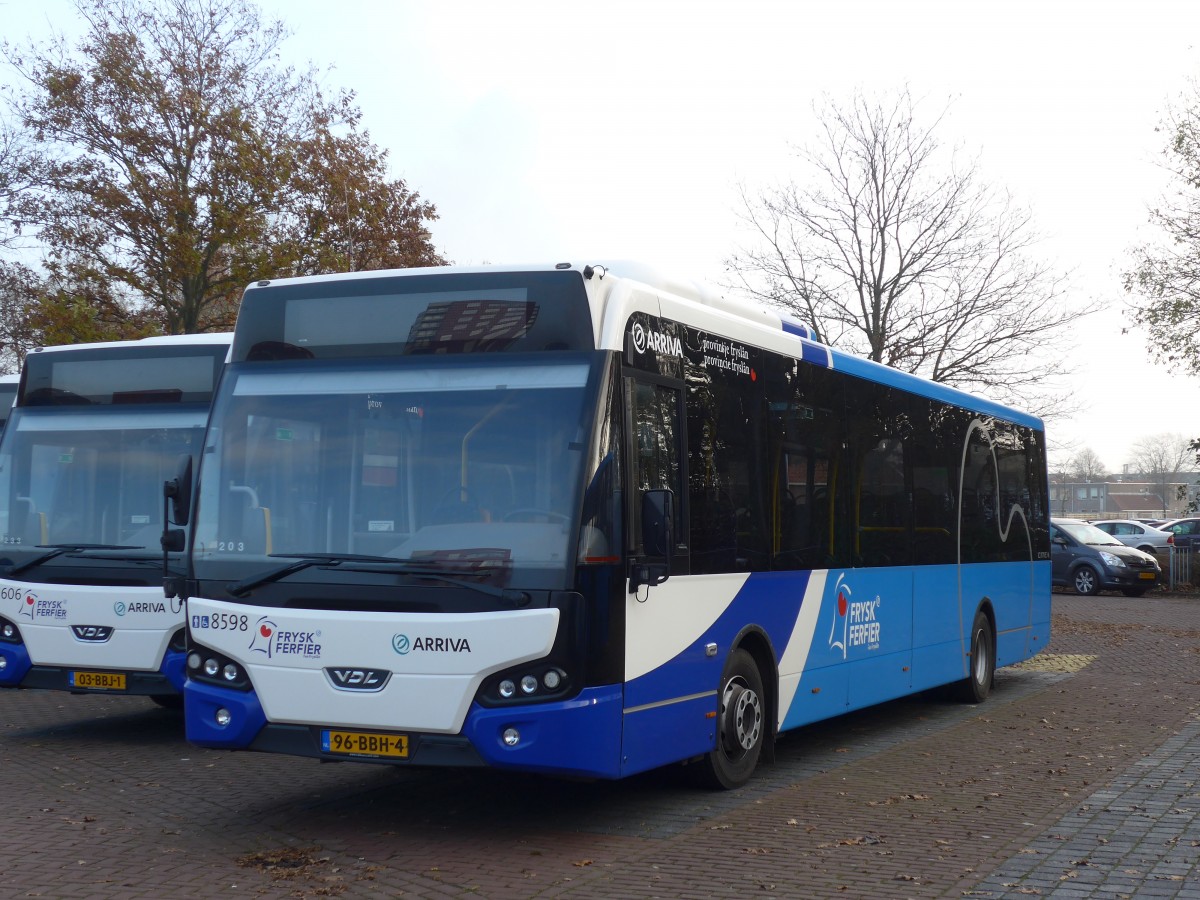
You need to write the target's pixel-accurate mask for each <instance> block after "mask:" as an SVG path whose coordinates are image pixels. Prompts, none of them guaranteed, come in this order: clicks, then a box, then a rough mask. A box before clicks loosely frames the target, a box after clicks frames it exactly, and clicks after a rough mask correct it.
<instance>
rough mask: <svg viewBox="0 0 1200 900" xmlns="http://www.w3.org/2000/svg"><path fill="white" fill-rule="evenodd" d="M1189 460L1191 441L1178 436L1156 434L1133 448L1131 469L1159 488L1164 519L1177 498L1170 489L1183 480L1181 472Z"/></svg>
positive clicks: (1143, 439) (1190, 456)
mask: <svg viewBox="0 0 1200 900" xmlns="http://www.w3.org/2000/svg"><path fill="white" fill-rule="evenodd" d="M1191 458H1192V446H1191V441H1189V440H1188V439H1187V438H1185V437H1184V436H1183V435H1181V434H1174V433H1169V434H1155V435H1151V436H1150V437H1145V438H1142V439H1141V440H1140V441H1138V442H1137V443H1135V444H1134V445H1133V460H1132V462H1133V467H1134V469H1136V470H1137V472H1138V474H1139V476H1140V477H1142V478H1144V479H1146V480H1147V481H1149V482H1150V483H1152V484H1153V485H1154V486H1155V487H1156V488H1157V489H1158V496H1159V497H1161V498H1162V514H1163V515H1164V516H1165V515H1167V507H1169V506H1170V505H1171V503H1172V501H1173V500H1175V499H1176V493H1175V491H1174V490H1172V487H1171V486H1172V485H1175V484H1179V483H1180V482H1181V481H1182V478H1181V473H1182V472H1183V470H1184V469H1185V468H1186V467H1187V465H1188V463H1189V462H1190V461H1191Z"/></svg>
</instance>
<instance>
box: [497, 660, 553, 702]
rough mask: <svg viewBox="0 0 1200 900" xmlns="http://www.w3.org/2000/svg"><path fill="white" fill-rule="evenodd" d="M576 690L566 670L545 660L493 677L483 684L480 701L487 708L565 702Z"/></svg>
mask: <svg viewBox="0 0 1200 900" xmlns="http://www.w3.org/2000/svg"><path fill="white" fill-rule="evenodd" d="M574 690H575V686H574V684H573V683H572V681H571V678H570V676H569V675H568V674H567V671H566V670H565V669H563V668H562V667H561V666H556V665H552V664H548V663H547V662H545V661H544V660H543V661H542V662H541V663H533V664H527V665H524V666H520V667H519V668H515V669H511V670H509V671H507V672H501V673H499V674H498V675H493V676H492V677H491V678H489V679H487V680H486V681H485V682H484V683H483V686H482V687H481V688H480V690H479V693H478V694H477V695H476V697H477V699H478V700H479V703H480V704H481V705H483V706H507V705H509V704H513V703H548V702H550V701H552V700H562V699H564V698H565V697H568V696H570V695H571V693H573V692H574Z"/></svg>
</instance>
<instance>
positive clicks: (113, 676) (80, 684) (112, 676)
mask: <svg viewBox="0 0 1200 900" xmlns="http://www.w3.org/2000/svg"><path fill="white" fill-rule="evenodd" d="M68 677H69V679H70V682H71V687H76V688H87V690H89V691H123V690H125V674H124V673H123V672H120V673H118V672H71V673H70V675H69V676H68Z"/></svg>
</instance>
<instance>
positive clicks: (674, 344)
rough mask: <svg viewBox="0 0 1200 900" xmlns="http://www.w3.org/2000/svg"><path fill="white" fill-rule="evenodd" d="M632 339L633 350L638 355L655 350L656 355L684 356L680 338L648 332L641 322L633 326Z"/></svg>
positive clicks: (657, 332)
mask: <svg viewBox="0 0 1200 900" xmlns="http://www.w3.org/2000/svg"><path fill="white" fill-rule="evenodd" d="M632 337H633V349H634V350H636V351H637V352H638V353H645V352H646V351H647V350H653V351H654V352H655V353H667V354H669V355H671V356H683V344H682V343H681V342H680V340H679V338H677V337H674V336H672V335H669V334H663V333H662V332H659V331H647V330H646V329H645V328H644V327H643V326H642V323H641V322H638V323H636V324H635V325H634V326H633V332H632Z"/></svg>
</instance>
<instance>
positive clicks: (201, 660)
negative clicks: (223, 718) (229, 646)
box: [187, 643, 251, 691]
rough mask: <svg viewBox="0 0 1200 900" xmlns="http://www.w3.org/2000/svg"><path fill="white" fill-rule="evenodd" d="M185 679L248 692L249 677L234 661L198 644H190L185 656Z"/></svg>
mask: <svg viewBox="0 0 1200 900" xmlns="http://www.w3.org/2000/svg"><path fill="white" fill-rule="evenodd" d="M187 677H188V678H190V679H191V680H192V681H199V682H204V683H206V684H219V685H221V687H231V688H237V689H238V690H240V691H248V690H250V687H251V685H250V675H249V673H248V672H247V671H246V669H245V668H244V667H243V666H242V665H241V664H240V663H238V662H236V661H235V660H232V659H230V658H229V657H227V656H225V655H224V654H221V653H218V652H216V651H215V650H210V649H208V648H207V647H202V646H200V645H199V644H195V643H193V644H192V649H191V651H190V652H189V653H188V655H187Z"/></svg>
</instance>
